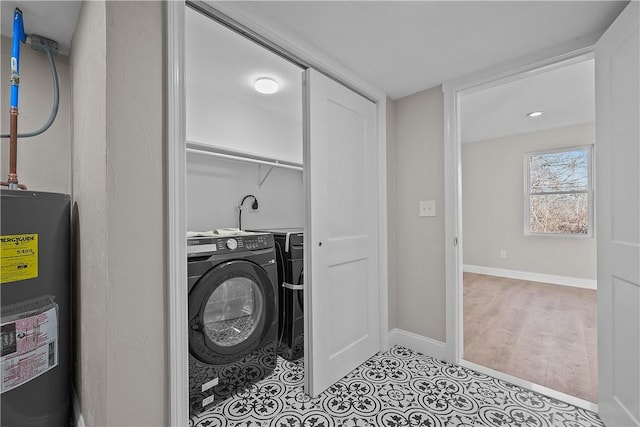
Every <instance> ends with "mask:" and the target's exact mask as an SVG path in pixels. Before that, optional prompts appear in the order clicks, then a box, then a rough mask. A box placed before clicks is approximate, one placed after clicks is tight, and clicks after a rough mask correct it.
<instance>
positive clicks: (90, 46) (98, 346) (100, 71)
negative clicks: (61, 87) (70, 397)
mask: <svg viewBox="0 0 640 427" xmlns="http://www.w3.org/2000/svg"><path fill="white" fill-rule="evenodd" d="M105 15H106V11H105V4H104V3H101V2H86V3H84V5H83V6H82V10H81V12H80V17H79V20H78V25H77V27H76V31H75V33H74V38H73V43H72V48H71V52H70V59H71V70H72V77H73V80H72V81H73V111H74V113H73V200H74V203H77V204H78V215H76V217H75V218H74V223H75V224H77V225H75V228H76V229H75V230H74V233H77V235H76V238H75V240H76V242H77V243H76V245H77V247H76V248H75V255H74V258H75V259H74V264H75V268H74V270H75V271H76V277H75V278H76V281H77V282H76V283H74V290H75V291H76V293H75V297H74V298H75V299H77V300H78V302H77V303H76V304H77V305H78V306H79V313H74V315H75V319H74V327H75V328H77V330H78V331H79V332H76V340H77V341H78V342H76V343H75V344H76V348H77V349H78V354H76V355H75V357H76V360H75V361H74V362H75V364H76V372H75V377H76V378H75V386H76V390H77V393H78V399H79V400H80V405H81V407H82V411H83V416H84V419H85V422H86V424H87V425H90V426H94V425H95V426H100V425H105V424H106V401H105V399H106V390H107V372H106V350H107V348H106V347H107V322H106V313H107V280H108V271H107V265H106V262H105V260H106V259H107V256H108V250H107V212H106V211H107V210H106V203H107V200H106V199H107V198H106V191H105V188H106V113H105V110H106V105H105V104H106V102H105V101H106V27H105V25H106V24H105V22H106V16H105Z"/></svg>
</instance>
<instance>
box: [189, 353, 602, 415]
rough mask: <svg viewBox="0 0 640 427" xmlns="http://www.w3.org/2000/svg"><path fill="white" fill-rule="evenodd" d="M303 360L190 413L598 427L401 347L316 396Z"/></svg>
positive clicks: (282, 363)
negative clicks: (307, 385)
mask: <svg viewBox="0 0 640 427" xmlns="http://www.w3.org/2000/svg"><path fill="white" fill-rule="evenodd" d="M303 375H304V369H303V361H302V359H299V360H296V361H286V360H284V359H281V358H278V367H277V368H276V370H275V371H274V372H273V374H272V375H270V376H269V377H267V378H265V379H264V380H262V381H260V382H258V383H256V384H254V385H252V386H251V387H249V388H248V389H247V390H245V391H243V392H240V393H236V394H235V395H233V396H232V397H231V398H230V399H228V400H227V401H226V402H224V403H222V404H220V405H218V406H216V407H215V408H213V409H211V410H209V411H207V412H204V413H202V414H200V415H199V416H194V417H193V418H192V419H191V422H190V425H192V426H201V427H214V426H229V427H240V426H242V427H267V426H268V427H373V426H384V427H440V426H441V427H462V426H465V427H476V426H500V427H538V426H541V427H547V426H549V427H551V426H553V427H556V426H558V427H603V426H604V424H603V423H602V422H601V421H600V419H599V418H598V416H597V415H596V414H594V413H592V412H589V411H586V410H584V409H580V408H576V407H574V406H571V405H569V404H567V403H564V402H560V401H557V400H555V399H552V398H550V397H546V396H543V395H540V394H538V393H534V392H532V391H529V390H526V389H523V388H520V387H518V386H515V385H512V384H509V383H507V382H504V381H501V380H498V379H495V378H492V377H489V376H486V375H484V374H480V373H478V372H475V371H472V370H469V369H466V368H463V367H460V366H456V365H451V364H448V363H445V362H441V361H439V360H436V359H434V358H432V357H429V356H424V355H422V354H420V353H416V352H413V351H411V350H409V349H407V348H404V347H393V348H392V349H391V350H389V351H388V352H384V353H378V354H376V355H375V356H373V357H372V358H371V359H369V360H367V361H366V362H365V363H364V364H362V365H361V366H359V367H358V368H356V369H355V370H354V371H353V372H351V373H349V374H348V375H347V376H346V377H344V378H343V379H342V380H340V381H339V382H337V383H336V384H334V385H333V386H331V387H330V388H329V389H328V390H327V391H325V392H324V393H322V394H321V395H320V396H318V397H317V398H315V399H311V398H310V397H309V396H307V395H305V394H304V392H303V385H302V384H303Z"/></svg>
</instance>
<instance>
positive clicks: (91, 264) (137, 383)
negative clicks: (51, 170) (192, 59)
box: [71, 2, 167, 426]
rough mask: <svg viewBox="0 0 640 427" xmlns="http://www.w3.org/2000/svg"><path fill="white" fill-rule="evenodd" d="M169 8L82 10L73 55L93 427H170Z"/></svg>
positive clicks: (87, 403)
mask: <svg viewBox="0 0 640 427" xmlns="http://www.w3.org/2000/svg"><path fill="white" fill-rule="evenodd" d="M162 15H163V14H162V5H161V3H160V2H106V3H104V2H85V3H84V4H83V8H82V11H81V14H80V18H79V22H78V27H77V29H76V32H75V34H74V38H73V42H72V48H71V63H72V69H73V102H74V141H73V165H74V175H73V197H74V201H75V202H77V203H78V209H79V215H78V217H79V218H77V221H78V222H79V238H78V240H79V246H80V253H79V254H78V258H79V262H80V265H79V281H80V283H78V284H76V289H79V290H80V316H81V317H80V319H78V325H79V327H80V329H81V330H80V338H79V339H80V343H79V346H80V354H79V366H78V368H77V369H78V371H79V372H77V379H76V387H77V389H78V392H79V398H80V403H81V409H82V412H83V416H84V417H85V421H86V424H87V425H91V426H125V425H128V426H129V425H135V426H159V425H167V345H166V332H165V330H166V301H165V295H166V285H165V283H166V279H165V250H164V247H165V243H164V242H165V236H164V233H165V227H164V217H165V213H164V210H165V206H164V168H163V165H164V159H163V145H164V143H163V140H164V135H163V91H164V79H163V67H164V65H163V27H164V25H163V19H162Z"/></svg>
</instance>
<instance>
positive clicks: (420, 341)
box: [389, 328, 448, 360]
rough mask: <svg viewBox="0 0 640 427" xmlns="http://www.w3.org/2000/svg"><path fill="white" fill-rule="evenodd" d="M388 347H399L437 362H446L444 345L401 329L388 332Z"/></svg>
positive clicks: (445, 346) (446, 353)
mask: <svg viewBox="0 0 640 427" xmlns="http://www.w3.org/2000/svg"><path fill="white" fill-rule="evenodd" d="M389 345H390V346H394V345H400V346H402V347H406V348H408V349H411V350H414V351H417V352H419V353H422V354H425V355H427V356H431V357H435V358H436V359H438V360H448V357H447V356H448V351H447V345H446V344H445V343H443V342H442V341H438V340H434V339H431V338H427V337H423V336H422V335H418V334H414V333H413V332H408V331H405V330H403V329H398V328H395V329H392V330H390V331H389Z"/></svg>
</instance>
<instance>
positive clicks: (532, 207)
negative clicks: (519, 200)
mask: <svg viewBox="0 0 640 427" xmlns="http://www.w3.org/2000/svg"><path fill="white" fill-rule="evenodd" d="M592 152H593V148H592V146H586V147H576V148H563V149H559V150H550V151H538V152H534V153H527V154H526V155H525V163H526V177H525V178H526V183H527V187H526V192H527V194H525V234H548V235H568V236H592V235H593V184H592V182H593V179H592V172H591V171H592V166H591V165H592Z"/></svg>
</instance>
